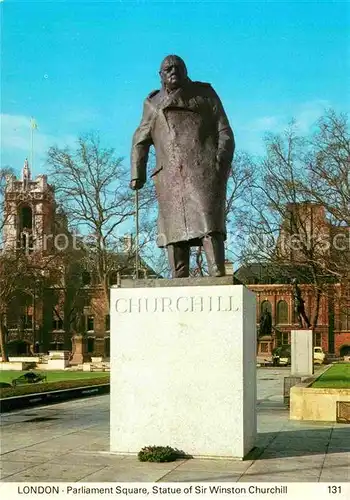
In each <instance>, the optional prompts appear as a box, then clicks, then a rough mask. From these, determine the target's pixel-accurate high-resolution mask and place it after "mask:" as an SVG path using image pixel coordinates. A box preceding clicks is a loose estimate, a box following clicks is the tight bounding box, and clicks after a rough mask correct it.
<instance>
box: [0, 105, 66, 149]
mask: <svg viewBox="0 0 350 500" xmlns="http://www.w3.org/2000/svg"><path fill="white" fill-rule="evenodd" d="M37 125H38V128H37V129H36V130H34V146H35V152H36V153H37V154H45V153H46V151H47V150H48V149H49V147H50V146H52V145H53V144H57V143H59V144H63V143H68V144H71V142H72V139H73V138H72V136H70V135H65V136H61V137H56V136H54V135H50V134H45V133H44V132H42V131H41V130H40V123H37ZM1 146H2V148H4V149H7V148H11V149H17V150H21V151H30V148H31V126H30V117H29V116H24V115H8V114H1Z"/></svg>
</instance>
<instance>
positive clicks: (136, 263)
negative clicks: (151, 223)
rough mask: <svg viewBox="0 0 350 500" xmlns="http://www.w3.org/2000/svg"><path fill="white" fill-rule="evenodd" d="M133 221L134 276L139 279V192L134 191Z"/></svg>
mask: <svg viewBox="0 0 350 500" xmlns="http://www.w3.org/2000/svg"><path fill="white" fill-rule="evenodd" d="M135 219H136V221H135V222H136V238H135V247H136V248H135V274H136V279H139V191H138V189H136V191H135Z"/></svg>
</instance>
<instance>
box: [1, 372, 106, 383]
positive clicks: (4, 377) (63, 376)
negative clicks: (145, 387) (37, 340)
mask: <svg viewBox="0 0 350 500" xmlns="http://www.w3.org/2000/svg"><path fill="white" fill-rule="evenodd" d="M29 371H33V372H35V373H40V374H41V375H46V377H47V382H48V383H49V382H59V381H61V380H81V379H83V380H87V379H89V378H101V377H105V378H107V379H108V380H109V372H82V371H81V372H80V371H79V372H71V371H64V370H57V371H51V370H50V371H49V370H25V371H14V370H4V371H0V382H7V383H9V384H11V382H12V380H13V379H14V378H18V377H20V376H21V375H23V374H24V373H27V372H29Z"/></svg>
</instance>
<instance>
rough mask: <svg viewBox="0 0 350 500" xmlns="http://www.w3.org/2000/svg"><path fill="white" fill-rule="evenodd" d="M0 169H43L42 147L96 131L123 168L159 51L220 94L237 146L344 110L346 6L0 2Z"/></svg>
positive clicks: (348, 42)
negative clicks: (32, 126) (174, 57)
mask: <svg viewBox="0 0 350 500" xmlns="http://www.w3.org/2000/svg"><path fill="white" fill-rule="evenodd" d="M0 2H1V3H0V8H1V28H2V29H1V42H2V63H1V162H2V165H3V166H5V165H9V166H12V167H13V168H14V169H15V170H16V171H17V172H19V171H20V170H21V168H22V165H23V161H24V159H25V158H26V157H27V156H28V158H30V142H31V141H30V117H31V116H32V117H34V118H35V120H36V122H37V125H38V129H37V130H36V131H35V132H34V162H33V163H34V165H33V166H32V170H33V175H34V176H36V175H38V174H39V173H44V172H45V168H46V167H45V155H46V151H47V149H48V148H49V147H50V146H51V145H59V146H62V147H63V146H66V145H68V146H73V145H74V143H75V141H76V139H77V137H78V136H80V135H83V134H85V133H86V132H90V131H98V132H99V133H100V136H101V138H102V142H103V143H104V144H105V145H106V146H109V147H114V148H115V150H116V153H117V155H118V156H120V157H123V158H124V161H125V164H126V165H128V164H129V154H130V146H131V139H132V135H133V132H134V130H135V129H136V127H137V126H138V124H139V121H140V118H141V112H142V103H143V100H144V99H145V97H146V96H147V95H148V94H149V93H150V92H151V91H152V90H154V89H157V88H159V75H158V70H159V65H160V62H161V60H162V59H163V58H164V57H165V56H166V55H168V54H178V55H180V56H181V57H182V58H183V59H184V60H185V62H186V64H187V67H188V72H189V76H190V78H191V79H192V80H197V81H204V82H209V83H211V84H212V85H213V87H214V88H215V90H216V91H217V92H218V94H219V95H220V97H221V99H222V101H223V104H224V107H225V109H226V112H227V114H228V117H229V120H230V123H231V125H232V128H233V130H234V133H235V137H236V144H237V149H240V150H245V151H249V152H251V153H256V154H261V153H262V151H263V141H262V138H263V136H264V134H265V132H266V131H272V132H281V131H283V129H284V128H285V127H286V125H287V123H288V122H289V121H290V120H291V119H292V118H295V119H296V121H297V123H298V124H299V126H300V131H301V132H302V133H307V132H308V131H309V130H310V127H311V125H312V124H313V123H314V122H315V120H317V118H318V117H319V116H320V115H322V113H323V112H324V110H325V109H327V108H334V109H335V110H337V111H344V112H348V111H349V108H350V93H349V89H350V50H349V49H350V4H349V3H348V2H346V1H338V2H336V1H321V0H317V1H316V0H315V1H286V0H280V1H259V2H253V1H244V2H242V1H234V0H233V1H203V0H201V1H199V0H192V1H188V2H181V1H176V2H175V1H158V2H156V1H118V0H115V1H112V0H109V1H108V0H105V1H91V2H87V1H81V0H79V1H60V0H55V1H44V0H42V1H29V0H26V1H25V0H22V1H18V0H3V1H1V0H0Z"/></svg>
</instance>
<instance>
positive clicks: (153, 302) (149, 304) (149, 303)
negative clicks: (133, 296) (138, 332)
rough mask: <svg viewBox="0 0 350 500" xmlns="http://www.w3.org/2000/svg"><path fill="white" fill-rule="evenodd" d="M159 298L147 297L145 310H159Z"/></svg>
mask: <svg viewBox="0 0 350 500" xmlns="http://www.w3.org/2000/svg"><path fill="white" fill-rule="evenodd" d="M157 304H158V301H157V298H156V297H154V298H150V299H149V298H147V297H146V298H145V311H146V312H148V313H155V312H156V311H157V309H158V308H157Z"/></svg>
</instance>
